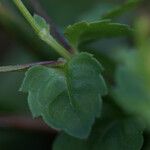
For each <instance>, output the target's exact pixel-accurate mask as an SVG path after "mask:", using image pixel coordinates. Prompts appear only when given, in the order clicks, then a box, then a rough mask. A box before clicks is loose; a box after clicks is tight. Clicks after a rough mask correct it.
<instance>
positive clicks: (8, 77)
mask: <svg viewBox="0 0 150 150" xmlns="http://www.w3.org/2000/svg"><path fill="white" fill-rule="evenodd" d="M31 1H32V0H31ZM31 1H30V0H23V2H24V3H25V4H26V6H27V7H28V8H29V10H30V11H31V12H32V14H33V13H34V12H35V7H36V5H35V4H36V2H37V1H38V0H37V1H36V0H35V1H34V2H35V4H31V3H30V2H31ZM38 2H39V3H40V5H41V7H42V8H43V10H45V11H46V13H47V15H48V16H49V17H50V18H51V19H52V20H53V22H54V23H55V24H56V25H57V27H58V29H59V31H60V32H61V33H62V34H63V30H64V28H65V27H66V26H68V25H70V24H73V23H75V22H78V21H83V20H85V21H96V20H100V18H101V16H102V15H103V14H104V13H105V12H107V11H108V10H111V9H113V8H114V7H116V6H119V5H120V4H122V3H123V2H124V1H123V0H92V1H91V0H39V1H38ZM148 6H150V5H149V1H148V0H145V1H143V2H142V3H141V4H140V6H139V7H138V8H137V9H134V10H132V11H129V12H127V13H125V14H124V15H122V16H121V17H119V18H117V19H116V18H114V20H113V21H114V22H120V23H127V24H129V25H133V24H134V21H135V20H136V18H137V14H138V15H139V14H140V15H141V14H145V13H147V10H148V9H149V8H148ZM38 11H39V12H40V10H38ZM132 44H133V41H132V39H128V38H113V39H103V40H101V41H95V42H93V43H90V44H85V45H82V46H81V47H80V49H81V50H84V51H89V52H91V53H93V54H94V55H95V57H96V58H97V59H98V60H100V61H101V63H102V64H103V66H104V67H105V70H106V71H105V72H104V74H105V76H106V77H108V80H110V81H111V78H112V77H111V76H110V75H111V74H112V73H113V72H114V69H115V63H114V61H113V59H112V55H115V52H116V50H118V49H119V48H120V47H129V46H132ZM58 57H59V56H58V55H57V54H56V53H53V51H51V49H50V48H49V47H48V46H47V45H45V44H44V43H43V42H42V41H40V40H39V39H38V38H37V37H36V35H35V34H34V33H33V31H32V29H31V28H30V26H29V25H28V23H27V22H26V21H25V19H24V18H23V17H22V16H21V15H20V13H19V12H18V10H17V9H16V7H15V6H14V5H13V3H12V1H11V0H0V65H1V66H3V65H10V64H23V63H31V62H37V61H42V60H56V59H57V58H58ZM23 77H24V72H19V73H1V74H0V117H1V116H6V117H7V116H21V115H23V116H29V117H31V114H30V112H29V109H28V105H27V95H25V94H23V93H20V92H18V89H19V87H20V84H21V81H22V79H23ZM52 136H54V134H52ZM39 141H40V142H39ZM51 143H52V141H51V136H50V135H48V134H42V133H37V132H34V133H33V132H27V131H26V132H25V131H22V130H17V129H10V128H5V127H3V126H2V125H1V121H0V149H1V150H9V149H15V150H26V149H37V150H48V149H50V147H51ZM31 145H32V147H31Z"/></svg>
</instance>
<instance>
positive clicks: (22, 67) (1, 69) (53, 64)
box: [0, 61, 65, 72]
mask: <svg viewBox="0 0 150 150" xmlns="http://www.w3.org/2000/svg"><path fill="white" fill-rule="evenodd" d="M64 63H65V62H64V61H43V62H36V63H31V64H22V65H15V66H1V67H0V72H14V71H20V70H26V69H28V68H30V67H33V66H36V65H44V66H50V67H59V66H62V65H64Z"/></svg>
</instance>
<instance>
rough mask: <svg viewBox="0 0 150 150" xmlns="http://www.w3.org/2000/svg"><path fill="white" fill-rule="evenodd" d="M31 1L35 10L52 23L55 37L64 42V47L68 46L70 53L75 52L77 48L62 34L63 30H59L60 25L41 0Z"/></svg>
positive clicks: (52, 32) (52, 31) (61, 42)
mask: <svg viewBox="0 0 150 150" xmlns="http://www.w3.org/2000/svg"><path fill="white" fill-rule="evenodd" d="M30 3H31V5H32V7H33V9H34V11H35V12H36V13H37V14H39V15H40V16H42V17H44V18H45V19H46V21H47V22H48V23H49V24H50V26H51V34H52V35H53V36H54V38H56V39H57V40H58V42H60V44H62V45H63V46H64V48H66V49H67V50H68V51H69V52H70V53H72V54H73V53H74V52H75V50H74V49H73V48H72V47H71V45H70V44H69V43H68V42H67V40H66V39H65V37H64V35H63V34H61V32H60V31H59V29H58V27H57V26H56V24H55V23H54V22H53V20H52V19H51V17H50V16H49V15H48V14H47V13H46V11H44V9H43V8H42V6H41V4H40V3H39V1H38V0H30Z"/></svg>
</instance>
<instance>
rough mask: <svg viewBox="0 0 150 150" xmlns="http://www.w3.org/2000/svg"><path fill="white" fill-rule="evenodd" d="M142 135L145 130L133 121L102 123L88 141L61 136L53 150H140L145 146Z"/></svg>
mask: <svg viewBox="0 0 150 150" xmlns="http://www.w3.org/2000/svg"><path fill="white" fill-rule="evenodd" d="M142 133H143V128H142V127H141V126H140V125H138V124H137V122H136V121H134V120H131V119H125V120H120V121H115V122H112V123H109V125H106V124H104V123H103V122H102V121H100V123H99V124H98V125H97V127H96V128H94V129H93V132H92V134H91V136H90V137H89V138H88V139H87V140H79V139H76V138H73V137H70V136H68V135H66V134H64V133H63V134H61V135H60V136H58V138H57V139H56V141H55V143H54V146H53V150H70V149H71V150H140V149H141V147H142V145H143V136H142Z"/></svg>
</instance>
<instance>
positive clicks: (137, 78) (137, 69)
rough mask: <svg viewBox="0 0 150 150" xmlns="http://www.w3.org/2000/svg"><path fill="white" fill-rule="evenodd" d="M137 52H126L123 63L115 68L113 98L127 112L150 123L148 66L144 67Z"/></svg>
mask: <svg viewBox="0 0 150 150" xmlns="http://www.w3.org/2000/svg"><path fill="white" fill-rule="evenodd" d="M138 54H139V53H138V52H137V51H136V52H134V53H131V52H130V53H127V54H126V56H125V60H123V62H124V64H123V65H121V66H119V67H118V68H117V71H116V84H117V85H116V87H115V89H114V100H115V102H116V103H117V104H119V106H121V107H122V108H123V109H124V110H126V111H127V112H128V113H130V114H134V115H136V116H138V117H140V118H141V117H142V118H143V119H144V121H145V122H146V123H149V124H150V109H149V107H150V93H149V90H150V87H149V83H150V81H149V73H148V74H147V69H148V68H149V67H148V68H147V69H146V68H145V67H147V66H146V65H145V63H144V64H143V59H141V58H142V57H141V56H142V55H138ZM141 60H142V61H141ZM144 62H146V58H145V60H144Z"/></svg>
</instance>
